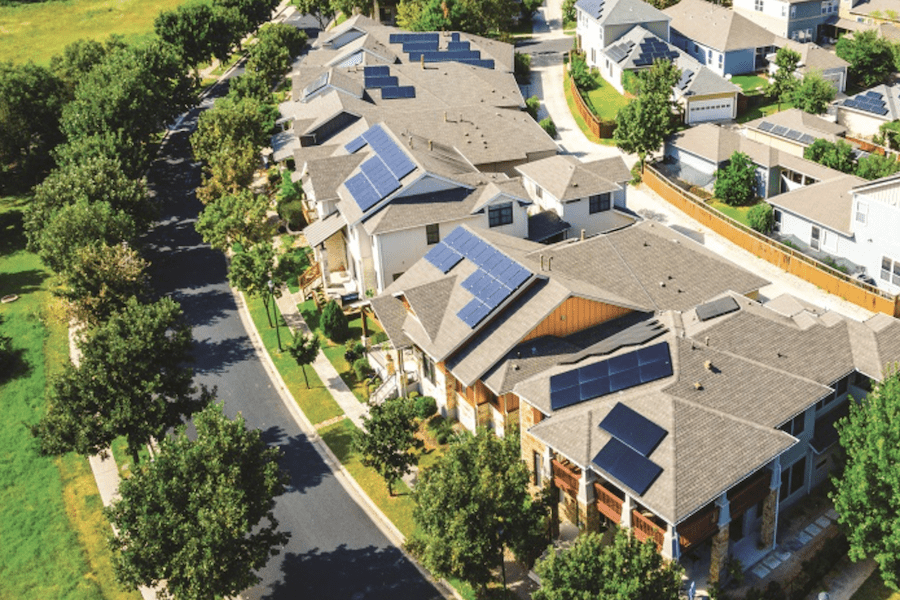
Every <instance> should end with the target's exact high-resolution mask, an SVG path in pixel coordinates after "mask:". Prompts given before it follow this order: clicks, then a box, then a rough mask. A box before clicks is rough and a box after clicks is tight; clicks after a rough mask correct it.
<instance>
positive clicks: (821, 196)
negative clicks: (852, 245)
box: [769, 175, 866, 237]
mask: <svg viewBox="0 0 900 600" xmlns="http://www.w3.org/2000/svg"><path fill="white" fill-rule="evenodd" d="M865 182H866V180H865V179H863V178H861V177H856V176H855V175H841V176H838V177H835V178H833V179H827V180H825V181H820V182H819V183H815V184H813V185H807V186H804V187H801V188H798V189H796V190H794V191H792V192H787V193H784V194H779V195H777V196H773V197H771V198H769V204H771V205H772V206H777V207H779V208H783V209H784V210H787V211H790V212H792V213H795V214H797V215H800V216H802V217H804V218H806V219H809V220H810V221H812V222H814V223H818V224H820V225H822V226H824V227H827V228H828V229H833V230H834V231H838V232H840V233H843V234H844V235H846V236H848V237H850V236H852V235H853V232H852V231H851V228H850V219H851V212H852V208H853V195H852V193H851V191H852V190H853V188H854V187H855V186H858V185H860V184H861V183H865Z"/></svg>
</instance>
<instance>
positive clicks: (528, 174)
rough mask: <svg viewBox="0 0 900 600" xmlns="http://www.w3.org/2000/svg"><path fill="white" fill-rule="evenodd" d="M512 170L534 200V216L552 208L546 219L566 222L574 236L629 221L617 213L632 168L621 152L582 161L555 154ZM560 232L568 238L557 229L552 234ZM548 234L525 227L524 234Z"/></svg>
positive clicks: (621, 224)
mask: <svg viewBox="0 0 900 600" xmlns="http://www.w3.org/2000/svg"><path fill="white" fill-rule="evenodd" d="M516 171H517V172H518V173H519V174H521V175H522V183H523V185H524V186H525V189H526V190H527V192H528V195H529V197H530V198H531V200H533V201H534V203H535V207H534V211H535V212H534V213H533V217H534V216H537V215H538V214H546V213H547V212H551V213H553V215H555V216H556V217H557V218H556V219H552V217H551V218H550V219H551V220H552V221H553V222H565V223H566V224H567V225H568V226H569V227H570V228H571V229H572V231H573V232H574V234H575V235H585V234H586V235H594V234H597V233H601V232H605V231H609V230H611V229H617V228H619V227H624V226H625V225H630V224H631V223H633V222H634V218H633V217H632V216H631V215H629V214H623V213H622V212H621V210H622V209H624V208H625V207H626V197H625V194H626V189H627V185H628V182H629V181H630V180H631V172H630V171H629V170H628V167H627V166H626V165H625V161H624V160H622V157H620V156H616V157H614V158H606V159H601V160H595V161H591V162H586V163H583V162H581V161H580V160H578V159H577V158H575V157H574V156H568V155H566V156H563V155H557V156H551V157H549V158H545V159H542V160H537V161H534V162H529V163H525V164H524V165H520V166H518V167H516ZM541 223H542V221H541ZM540 230H541V231H542V232H543V231H545V228H544V227H541V228H540ZM546 230H547V232H548V233H549V232H550V231H553V230H552V229H546ZM561 233H562V234H563V237H560V240H561V239H564V237H567V236H565V233H564V232H562V231H556V232H554V233H553V235H554V236H556V235H559V234H561ZM541 237H543V239H538V238H541ZM550 237H551V236H550V235H547V236H542V235H538V234H537V233H535V234H534V235H532V234H531V232H529V236H528V239H530V240H532V241H539V242H545V241H547V239H549V238H550ZM555 241H559V240H555Z"/></svg>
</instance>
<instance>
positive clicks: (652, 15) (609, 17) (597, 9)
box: [575, 0, 670, 25]
mask: <svg viewBox="0 0 900 600" xmlns="http://www.w3.org/2000/svg"><path fill="white" fill-rule="evenodd" d="M575 6H576V7H577V8H580V9H581V10H583V11H585V12H586V13H587V14H589V15H590V16H591V17H593V18H594V19H597V20H598V21H599V22H600V23H601V24H602V25H628V24H636V23H647V22H653V21H669V20H670V19H669V17H668V15H666V14H665V13H664V12H662V11H660V10H658V9H656V8H654V7H653V6H651V5H649V4H647V3H646V2H643V1H642V0H606V1H605V2H600V1H599V0H578V2H576V3H575Z"/></svg>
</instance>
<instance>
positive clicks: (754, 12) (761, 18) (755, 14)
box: [732, 0, 838, 42]
mask: <svg viewBox="0 0 900 600" xmlns="http://www.w3.org/2000/svg"><path fill="white" fill-rule="evenodd" d="M732 7H733V9H734V11H735V12H736V13H738V14H740V15H743V16H744V17H747V18H748V19H750V20H752V21H753V22H754V23H757V24H758V25H761V26H763V27H765V28H766V29H768V30H769V31H771V32H772V33H774V34H775V35H778V36H781V37H783V38H788V39H789V40H796V41H800V42H817V41H818V40H819V38H820V37H821V36H824V35H825V32H826V29H827V28H828V27H829V23H831V22H832V21H833V20H834V19H833V18H835V19H836V18H837V14H838V0H734V1H733V2H732ZM832 17H833V18H832Z"/></svg>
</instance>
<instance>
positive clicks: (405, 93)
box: [381, 85, 416, 100]
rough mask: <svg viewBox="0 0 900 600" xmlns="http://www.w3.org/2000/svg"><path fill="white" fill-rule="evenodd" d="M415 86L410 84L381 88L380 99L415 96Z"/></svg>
mask: <svg viewBox="0 0 900 600" xmlns="http://www.w3.org/2000/svg"><path fill="white" fill-rule="evenodd" d="M415 97H416V88H415V87H413V86H411V85H401V86H393V87H383V88H381V99H382V100H396V99H398V98H415Z"/></svg>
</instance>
